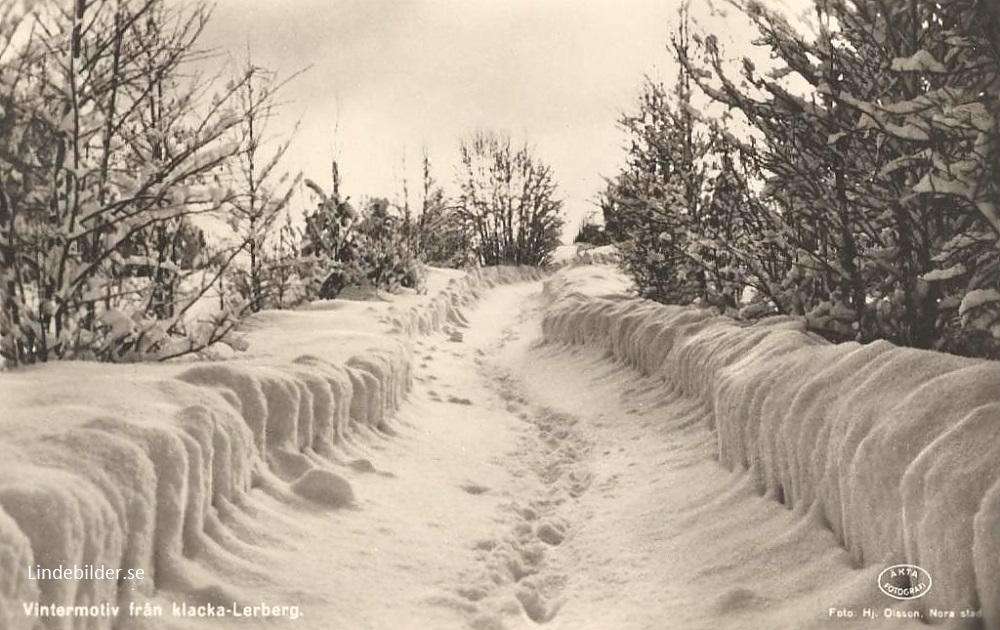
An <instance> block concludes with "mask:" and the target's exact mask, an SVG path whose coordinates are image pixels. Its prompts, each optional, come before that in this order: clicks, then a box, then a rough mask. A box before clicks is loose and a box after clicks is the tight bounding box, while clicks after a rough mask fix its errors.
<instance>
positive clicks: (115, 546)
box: [0, 268, 542, 630]
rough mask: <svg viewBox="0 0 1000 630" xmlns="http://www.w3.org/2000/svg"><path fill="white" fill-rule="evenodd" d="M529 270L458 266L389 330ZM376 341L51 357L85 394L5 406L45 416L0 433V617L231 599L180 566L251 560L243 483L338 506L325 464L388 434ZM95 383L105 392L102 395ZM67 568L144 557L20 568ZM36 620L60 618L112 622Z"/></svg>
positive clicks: (292, 499)
mask: <svg viewBox="0 0 1000 630" xmlns="http://www.w3.org/2000/svg"><path fill="white" fill-rule="evenodd" d="M541 273H542V272H541V271H540V270H538V269H514V268H500V269H489V270H482V271H474V272H471V273H469V274H468V275H467V276H465V277H462V278H456V279H454V280H452V281H451V282H450V283H449V284H448V286H447V287H446V288H445V290H444V291H442V292H441V293H439V294H438V295H436V296H434V297H433V298H431V299H429V300H428V301H426V302H425V303H423V304H421V305H419V306H416V307H413V308H411V309H409V310H407V311H405V312H402V313H396V314H395V315H394V316H393V317H392V321H393V322H394V323H395V330H396V332H401V333H405V334H417V333H420V334H426V333H430V332H433V331H436V330H440V329H441V328H442V327H443V326H445V325H446V323H448V322H451V323H454V324H461V323H462V321H463V317H462V314H461V311H460V309H461V307H462V306H464V305H466V304H468V303H469V302H470V301H471V300H473V299H475V297H476V296H478V294H479V291H481V290H482V289H485V288H488V287H491V286H494V285H496V284H499V283H505V282H514V281H520V280H526V279H537V278H539V277H540V275H541ZM378 341H379V343H378V344H377V347H375V348H374V349H372V350H369V351H367V352H364V353H362V354H359V355H355V356H353V357H347V356H315V355H312V354H308V355H302V356H298V357H296V358H294V359H293V360H291V361H290V362H285V363H280V364H278V365H272V364H254V363H251V362H241V361H227V362H217V363H203V364H196V365H194V366H189V367H185V366H183V365H178V366H174V368H173V369H172V371H169V372H167V373H166V374H165V373H164V372H163V371H162V369H160V368H154V367H153V366H138V367H137V368H136V367H130V368H128V369H129V370H133V371H132V372H128V377H127V378H125V379H122V378H121V376H116V375H117V374H121V372H114V370H113V369H112V368H108V370H111V373H110V375H109V374H105V373H104V372H100V371H99V370H96V369H95V370H94V374H86V373H84V371H82V370H80V369H79V365H80V364H76V365H75V366H68V367H65V366H53V367H52V369H53V370H60V369H63V368H64V367H65V370H64V371H65V372H66V373H68V374H72V375H74V378H77V377H78V378H80V379H82V380H83V389H84V391H93V392H96V393H95V396H94V397H95V399H96V400H98V401H99V403H98V404H97V405H96V406H95V404H94V403H93V401H91V400H90V399H88V400H87V401H86V402H80V403H79V404H74V401H68V402H66V401H60V403H59V404H58V405H53V406H52V407H39V406H38V405H37V404H29V403H25V406H24V408H21V409H18V408H17V403H16V401H15V404H14V406H13V407H14V408H10V409H6V410H5V415H6V414H7V413H9V414H10V418H11V419H12V420H15V421H20V422H21V424H26V423H31V422H34V421H35V419H34V418H35V416H37V417H38V418H39V419H40V418H42V417H44V418H46V421H49V419H53V418H54V419H55V420H56V422H54V423H53V424H50V425H45V426H44V428H43V430H41V431H27V432H23V434H22V435H15V436H14V437H11V438H9V439H7V440H5V441H4V442H0V461H2V462H3V464H0V557H2V559H3V562H2V565H0V627H2V628H10V629H13V630H19V629H22V628H24V629H27V628H34V627H36V625H37V624H38V622H39V620H38V619H37V618H33V617H29V616H27V615H26V614H25V613H24V611H23V609H22V602H33V601H37V602H39V603H40V604H41V605H43V606H44V605H64V606H90V605H100V604H103V603H107V602H112V603H115V604H117V605H119V606H124V607H127V606H128V604H129V602H132V601H137V602H138V603H140V604H141V603H142V601H143V598H144V597H147V596H149V595H151V594H152V593H153V592H154V590H160V589H167V590H171V591H175V592H180V593H184V594H185V597H188V598H191V599H193V600H194V601H196V602H199V603H214V602H232V601H234V600H238V599H239V595H238V594H234V593H229V592H226V591H225V588H224V587H222V586H219V585H218V584H216V583H213V582H211V581H210V580H206V578H205V575H206V573H205V571H204V570H203V569H202V568H199V567H196V566H195V565H196V564H202V565H209V566H214V567H217V568H218V567H227V566H228V567H232V566H234V565H235V566H238V565H239V559H240V558H245V557H252V550H253V546H252V543H253V540H252V537H247V536H246V535H244V534H241V531H247V527H246V522H247V519H248V518H250V517H248V512H246V511H245V510H243V505H242V504H243V503H244V499H245V497H246V494H247V493H248V492H249V490H250V489H251V488H258V489H260V490H261V491H263V492H267V493H268V494H270V495H272V496H274V497H275V498H276V499H278V500H279V501H282V502H286V503H301V502H304V501H309V502H311V503H313V504H316V503H318V504H321V505H324V506H327V507H340V506H344V505H347V504H350V503H352V502H353V500H354V495H353V490H352V488H351V484H350V482H349V480H348V479H347V478H346V476H345V475H342V474H341V472H345V471H346V468H339V467H338V465H344V466H347V465H350V464H352V462H353V463H357V461H356V460H357V457H358V456H357V452H358V451H357V449H356V446H357V444H358V441H359V440H361V439H364V438H365V437H366V436H371V437H377V436H382V437H384V436H387V435H392V433H393V428H392V425H391V422H390V418H391V416H392V414H393V413H394V411H395V410H396V409H397V408H398V406H399V405H400V403H401V402H402V400H403V398H404V397H405V395H406V392H407V391H408V390H409V388H410V386H411V374H410V353H409V349H408V345H407V344H406V343H404V341H403V340H401V339H395V340H393V339H391V338H380V339H378ZM48 367H49V366H46V369H47V368H48ZM74 369H75V371H73V370H74ZM102 369H104V368H103V367H102ZM135 370H137V371H135ZM147 370H148V372H147ZM59 374H60V372H54V378H57V379H58V378H59ZM137 374H138V375H139V376H138V377H136V375H137ZM144 374H145V375H147V376H143V375H144ZM50 377H52V376H50ZM122 389H125V390H127V391H126V392H124V393H122V392H121V391H119V390H122ZM100 392H108V393H109V395H108V396H107V398H106V399H105V400H102V399H101V394H100ZM112 392H114V395H110V394H111V393H112ZM123 400H125V401H132V403H131V407H132V408H126V407H127V406H128V405H125V404H123V403H122V402H121V401H123ZM135 401H142V402H141V404H138V403H136V402H135ZM32 414H34V415H32ZM80 415H83V416H84V417H83V418H79V417H77V416H80ZM24 417H26V418H29V419H28V420H27V421H23V420H20V419H21V418H24ZM60 417H65V418H73V421H67V422H65V423H63V422H62V421H61V419H60ZM39 426H42V425H39ZM362 463H363V462H362ZM338 471H339V472H338ZM251 520H252V519H251ZM74 564H76V565H80V566H84V565H94V566H103V567H108V568H114V569H117V568H122V569H133V570H134V569H143V570H144V572H145V575H146V579H144V580H124V579H121V580H96V579H95V580H90V579H83V580H76V579H72V580H52V581H34V580H29V579H28V573H27V570H26V569H27V567H29V566H31V567H33V566H35V565H42V566H43V567H46V568H54V567H56V566H59V565H62V566H64V567H71V566H72V565H74ZM50 619H51V623H55V624H56V625H58V627H61V628H63V627H72V628H107V627H111V626H112V625H113V624H114V623H115V618H114V617H91V618H87V617H81V618H78V619H73V618H56V617H53V618H50ZM46 621H47V620H42V622H43V623H45V622H46Z"/></svg>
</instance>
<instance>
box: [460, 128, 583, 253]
mask: <svg viewBox="0 0 1000 630" xmlns="http://www.w3.org/2000/svg"><path fill="white" fill-rule="evenodd" d="M459 155H460V167H459V174H458V182H457V183H458V186H459V190H460V193H459V198H458V201H457V206H458V208H459V212H460V215H461V217H462V220H463V223H464V224H465V225H466V226H467V229H469V230H470V232H471V240H472V247H473V251H474V252H475V254H476V258H477V259H478V262H479V264H481V265H544V264H547V263H548V262H550V260H551V256H552V252H553V251H554V250H555V248H556V247H558V245H559V242H560V234H561V232H562V226H563V218H562V201H561V200H559V199H558V198H557V197H556V194H557V190H556V182H555V180H554V178H553V176H552V169H551V168H550V167H549V166H548V165H546V164H545V163H543V162H542V161H541V160H540V159H538V158H537V157H536V156H535V155H534V154H533V152H532V149H531V147H530V146H528V144H527V143H525V144H523V145H521V146H520V147H515V146H514V145H513V143H512V141H511V139H510V137H509V136H507V135H505V134H501V133H497V132H491V131H479V132H476V133H474V134H472V135H471V136H470V137H469V138H467V139H465V140H463V141H462V142H461V145H460V148H459Z"/></svg>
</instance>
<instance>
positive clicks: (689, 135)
mask: <svg viewBox="0 0 1000 630" xmlns="http://www.w3.org/2000/svg"><path fill="white" fill-rule="evenodd" d="M678 17H679V25H678V27H677V30H676V31H675V33H674V35H673V38H672V39H673V41H674V43H675V46H677V47H679V48H681V49H682V50H684V51H685V53H686V51H687V47H688V46H690V44H691V40H690V37H689V34H688V17H687V8H686V6H682V7H681V9H680V11H679V12H678ZM620 124H621V127H622V128H623V129H624V130H625V132H626V133H627V134H628V141H629V149H628V158H627V162H626V165H625V167H624V169H623V170H622V171H621V172H620V173H619V174H618V175H617V176H616V177H614V178H612V179H611V180H610V181H609V182H608V186H607V188H606V190H605V191H604V195H603V197H604V198H603V200H602V202H601V203H602V209H603V211H604V220H605V225H606V226H607V230H608V232H609V234H612V235H613V236H614V237H615V238H616V239H618V240H620V241H622V247H621V249H622V262H623V265H624V267H625V269H626V271H627V272H628V273H629V275H630V276H631V277H632V279H633V280H634V282H635V284H636V286H637V288H638V290H639V294H640V295H642V296H643V297H647V298H650V299H653V300H657V301H661V302H671V303H690V302H692V301H695V300H702V301H711V302H719V303H720V305H724V304H725V303H727V302H730V303H731V304H730V305H731V306H735V302H734V300H732V293H733V291H732V290H731V287H729V286H728V285H729V283H728V281H727V280H725V279H723V278H721V276H722V275H728V274H730V272H731V271H732V268H731V266H730V265H729V264H728V263H726V262H724V261H722V260H720V257H719V256H720V251H718V250H713V249H710V248H709V247H708V246H709V245H710V243H709V241H707V240H705V239H704V238H703V236H704V234H703V232H704V230H703V228H704V227H708V224H709V223H710V222H713V221H714V219H712V218H711V217H709V216H708V215H706V212H709V211H710V210H713V209H716V208H715V207H714V206H711V205H710V204H708V199H709V196H708V195H707V187H708V185H709V181H710V179H711V171H712V169H713V168H717V165H714V164H713V152H714V147H715V145H716V142H717V138H716V134H715V133H714V129H713V128H712V127H711V126H708V125H704V124H702V123H701V122H700V120H699V116H698V115H697V113H696V112H695V111H694V107H693V106H692V80H691V77H690V76H689V74H688V72H687V69H686V68H685V67H683V66H681V67H680V68H679V73H678V76H677V80H676V83H675V85H674V87H673V89H672V90H668V89H667V88H666V87H665V86H664V85H662V84H660V83H656V82H653V81H651V80H649V79H647V80H646V82H645V84H644V85H643V90H642V95H641V98H640V101H639V107H638V112H637V113H635V114H633V115H625V116H623V117H622V118H621V120H620ZM713 276H715V277H713ZM720 280H721V282H720ZM723 285H726V286H723ZM726 296H728V297H726Z"/></svg>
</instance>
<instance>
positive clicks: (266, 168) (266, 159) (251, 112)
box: [227, 51, 302, 312]
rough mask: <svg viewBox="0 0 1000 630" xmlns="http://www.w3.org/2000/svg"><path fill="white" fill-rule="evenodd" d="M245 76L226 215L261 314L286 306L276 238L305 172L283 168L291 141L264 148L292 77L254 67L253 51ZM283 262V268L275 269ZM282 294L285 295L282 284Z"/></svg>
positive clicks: (246, 287)
mask: <svg viewBox="0 0 1000 630" xmlns="http://www.w3.org/2000/svg"><path fill="white" fill-rule="evenodd" d="M240 75H241V76H242V77H245V80H244V81H243V82H242V89H241V90H240V92H239V97H238V107H239V113H240V119H241V124H240V128H239V130H238V137H239V138H240V139H242V141H243V145H242V146H241V150H240V152H239V156H238V157H239V159H238V160H236V161H234V162H233V163H231V171H232V172H230V173H228V174H227V177H228V180H229V183H230V186H231V188H232V189H233V191H234V194H233V196H232V197H231V199H230V203H229V206H228V209H229V216H228V217H227V218H228V223H229V225H230V227H231V229H232V230H233V233H234V234H235V236H236V244H237V246H238V247H239V248H240V249H241V250H242V252H241V259H240V260H238V262H237V264H236V265H234V269H233V275H234V278H233V280H234V281H235V282H234V284H235V285H236V287H237V290H238V291H239V293H240V295H241V296H242V297H243V298H244V299H246V301H247V304H248V305H249V309H250V310H251V311H253V312H257V311H260V310H261V309H263V308H281V306H282V299H279V297H278V296H277V295H276V293H277V292H278V291H279V286H278V285H277V284H276V282H278V281H279V280H280V281H282V282H286V281H287V280H288V278H287V277H285V276H286V275H287V274H288V272H289V271H290V267H289V266H288V261H287V260H281V258H284V253H285V252H284V250H283V249H282V245H283V244H282V242H280V240H279V242H277V243H276V242H274V240H275V239H279V237H280V235H279V234H277V231H278V230H277V229H276V225H277V223H278V221H279V219H280V218H281V217H282V215H283V214H284V213H286V212H287V208H288V202H289V201H290V200H291V197H292V193H293V192H294V190H295V187H296V186H297V185H298V183H299V181H300V180H301V179H302V175H301V174H298V175H296V176H294V177H293V176H291V175H289V174H288V173H287V172H283V171H280V165H281V161H282V158H283V157H284V156H285V153H286V152H287V151H288V147H289V146H290V144H291V139H285V140H283V141H280V142H277V143H276V144H275V145H274V148H273V149H272V150H271V151H269V152H267V153H265V146H266V145H267V144H268V143H269V142H271V141H272V138H269V137H268V123H269V122H270V121H271V119H272V118H273V116H274V114H275V108H276V106H277V102H276V100H275V95H276V94H277V92H278V91H279V90H280V89H281V87H282V86H283V85H284V84H285V83H287V81H283V82H280V83H279V82H277V81H276V78H275V75H274V73H273V72H271V71H269V70H267V69H266V68H262V67H259V66H255V65H254V64H253V62H252V60H251V59H250V57H249V51H248V57H247V61H246V64H245V66H244V68H243V69H242V71H241V72H240ZM285 236H286V238H287V236H288V235H285ZM278 264H280V265H281V269H272V268H271V267H272V266H273V265H278ZM281 292H282V294H283V295H282V297H283V296H284V291H283V287H282V291H281Z"/></svg>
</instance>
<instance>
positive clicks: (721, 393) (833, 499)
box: [543, 270, 1000, 628]
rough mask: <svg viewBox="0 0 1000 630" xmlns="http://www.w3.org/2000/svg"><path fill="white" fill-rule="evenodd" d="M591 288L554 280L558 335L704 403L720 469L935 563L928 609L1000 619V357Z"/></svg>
mask: <svg viewBox="0 0 1000 630" xmlns="http://www.w3.org/2000/svg"><path fill="white" fill-rule="evenodd" d="M575 273H577V274H582V273H586V270H584V271H576V272H575ZM585 284H586V282H585V279H583V278H582V277H578V278H576V279H575V280H574V278H573V277H567V276H566V273H565V272H561V273H560V274H558V275H557V276H555V277H554V278H552V279H551V280H549V281H547V282H546V289H545V290H546V293H547V295H548V297H549V299H550V300H552V301H553V305H552V306H551V308H550V311H549V313H548V314H547V316H546V317H545V320H544V323H543V331H544V332H543V334H544V337H545V339H546V340H547V341H549V342H561V343H567V344H586V345H590V346H595V347H598V348H601V349H603V350H604V351H606V352H607V354H608V355H609V356H610V357H611V358H613V359H615V360H617V361H621V362H624V363H626V364H628V365H631V366H632V367H634V368H635V369H637V370H640V371H641V372H642V373H643V374H646V375H651V376H656V377H659V378H662V379H663V381H664V383H665V384H666V386H667V387H670V388H673V389H674V390H675V391H677V392H679V393H681V394H684V395H686V396H688V397H690V398H691V399H693V400H694V401H699V402H700V403H701V405H702V407H703V410H704V417H705V418H706V420H707V422H708V423H709V425H710V426H711V427H712V428H713V429H714V430H715V433H716V437H717V446H718V450H717V454H718V458H719V461H720V463H722V464H723V465H724V466H726V467H727V468H729V469H732V470H738V471H745V472H746V474H748V475H749V476H750V477H751V478H752V479H753V481H754V482H755V483H756V485H757V487H758V489H759V491H760V492H761V494H764V495H766V496H768V497H771V498H773V499H775V500H778V501H780V502H782V503H784V504H785V505H786V506H788V507H789V508H790V509H793V510H795V511H797V512H798V513H799V514H800V515H801V516H802V517H803V518H814V519H818V520H819V521H820V522H822V523H823V524H824V525H826V526H827V527H829V529H830V530H832V531H833V532H834V534H835V535H836V536H837V538H838V539H839V540H840V541H841V542H842V544H843V545H844V547H845V548H846V549H847V550H848V551H849V553H850V555H851V557H852V558H853V559H854V561H855V562H856V563H857V565H858V566H859V567H860V566H873V565H874V566H884V567H888V566H890V565H893V564H902V563H908V564H915V565H919V566H921V567H923V568H924V569H926V570H927V571H929V572H930V574H931V576H932V577H933V588H932V589H931V591H930V593H929V594H928V595H927V596H925V597H923V598H922V599H920V600H919V604H920V605H921V606H923V607H924V608H925V610H926V609H928V608H938V609H951V610H958V609H962V608H971V609H976V608H980V607H981V608H982V610H983V614H984V618H985V622H986V624H985V625H986V627H988V628H1000V544H998V543H1000V535H998V532H1000V440H998V439H997V436H998V434H1000V364H998V363H995V362H986V361H978V360H970V359H964V358H960V357H955V356H950V355H945V354H940V353H935V352H927V351H920V350H913V349H907V348H898V347H895V346H893V345H891V344H889V343H886V342H876V343H872V344H869V345H864V346H862V345H859V344H855V343H847V344H841V345H832V344H829V343H827V342H826V341H824V340H822V339H820V338H818V337H816V336H813V335H811V334H809V333H807V332H806V331H805V330H804V327H803V325H802V323H801V321H799V320H797V319H794V318H772V319H769V320H765V321H761V322H758V323H755V324H753V325H747V324H743V323H739V322H736V321H734V320H732V319H729V318H726V317H720V316H717V315H715V314H713V313H712V312H710V311H705V310H696V309H693V308H682V307H673V306H663V305H659V304H655V303H652V302H648V301H645V300H638V299H627V300H626V299H621V298H618V299H608V298H602V297H595V296H594V292H593V291H591V292H589V293H590V295H585V294H584V293H582V292H580V290H579V288H580V287H581V286H583V285H585ZM598 293H599V292H598Z"/></svg>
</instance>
